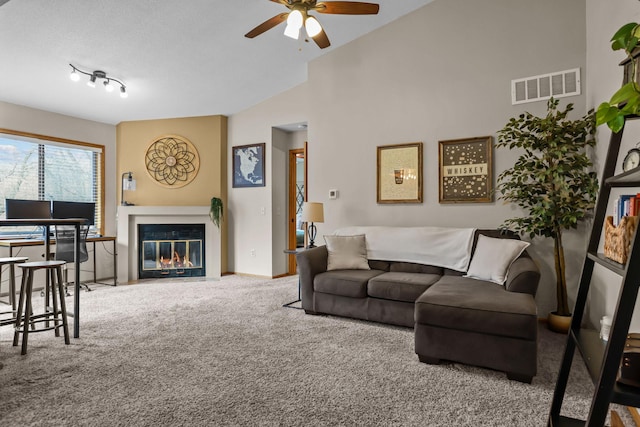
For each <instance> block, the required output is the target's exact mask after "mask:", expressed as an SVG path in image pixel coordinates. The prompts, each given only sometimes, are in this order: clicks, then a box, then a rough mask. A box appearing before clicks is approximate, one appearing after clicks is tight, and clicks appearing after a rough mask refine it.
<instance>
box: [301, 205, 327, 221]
mask: <svg viewBox="0 0 640 427" xmlns="http://www.w3.org/2000/svg"><path fill="white" fill-rule="evenodd" d="M302 221H304V222H324V208H323V206H322V203H319V202H304V203H303V204H302Z"/></svg>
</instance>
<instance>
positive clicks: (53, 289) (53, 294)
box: [47, 269, 60, 337]
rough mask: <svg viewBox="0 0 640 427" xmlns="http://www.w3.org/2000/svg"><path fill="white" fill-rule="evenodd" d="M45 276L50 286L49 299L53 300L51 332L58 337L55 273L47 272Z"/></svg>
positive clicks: (52, 271) (50, 270)
mask: <svg viewBox="0 0 640 427" xmlns="http://www.w3.org/2000/svg"><path fill="white" fill-rule="evenodd" d="M47 276H49V278H50V279H49V283H50V284H51V298H52V300H53V332H54V333H55V334H56V337H59V336H60V331H59V330H58V326H59V320H58V314H59V312H60V311H59V310H58V296H57V295H56V277H55V271H54V270H52V269H49V270H47Z"/></svg>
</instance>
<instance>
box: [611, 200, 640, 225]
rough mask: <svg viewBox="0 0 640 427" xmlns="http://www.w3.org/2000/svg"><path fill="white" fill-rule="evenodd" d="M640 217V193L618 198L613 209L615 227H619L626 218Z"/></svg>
mask: <svg viewBox="0 0 640 427" xmlns="http://www.w3.org/2000/svg"><path fill="white" fill-rule="evenodd" d="M638 215H640V193H637V194H622V195H620V196H618V198H617V199H616V202H615V204H614V207H613V225H614V226H616V227H617V226H618V225H619V224H620V220H621V219H622V217H625V216H638Z"/></svg>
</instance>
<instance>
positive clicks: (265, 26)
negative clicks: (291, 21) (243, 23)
mask: <svg viewBox="0 0 640 427" xmlns="http://www.w3.org/2000/svg"><path fill="white" fill-rule="evenodd" d="M288 15H289V13H281V14H280V15H276V16H274V17H273V18H271V19H267V20H266V21H264V22H263V23H262V24H260V25H258V26H257V27H255V28H254V29H253V30H251V31H249V32H248V33H247V34H245V35H244V36H245V37H247V38H250V39H252V38H254V37H256V36H259V35H260V34H262V33H264V32H265V31H267V30H270V29H272V28H273V27H275V26H276V25H278V24H280V23H282V22H284V21H285V20H286V19H287V16H288Z"/></svg>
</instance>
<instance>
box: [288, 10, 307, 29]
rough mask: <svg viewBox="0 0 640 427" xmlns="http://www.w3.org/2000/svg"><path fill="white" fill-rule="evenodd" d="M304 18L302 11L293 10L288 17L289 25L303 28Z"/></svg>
mask: <svg viewBox="0 0 640 427" xmlns="http://www.w3.org/2000/svg"><path fill="white" fill-rule="evenodd" d="M303 21H304V18H303V16H302V12H300V11H299V10H292V11H291V12H290V13H289V16H288V17H287V26H289V25H291V26H292V27H294V28H298V29H300V28H302V22H303Z"/></svg>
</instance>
